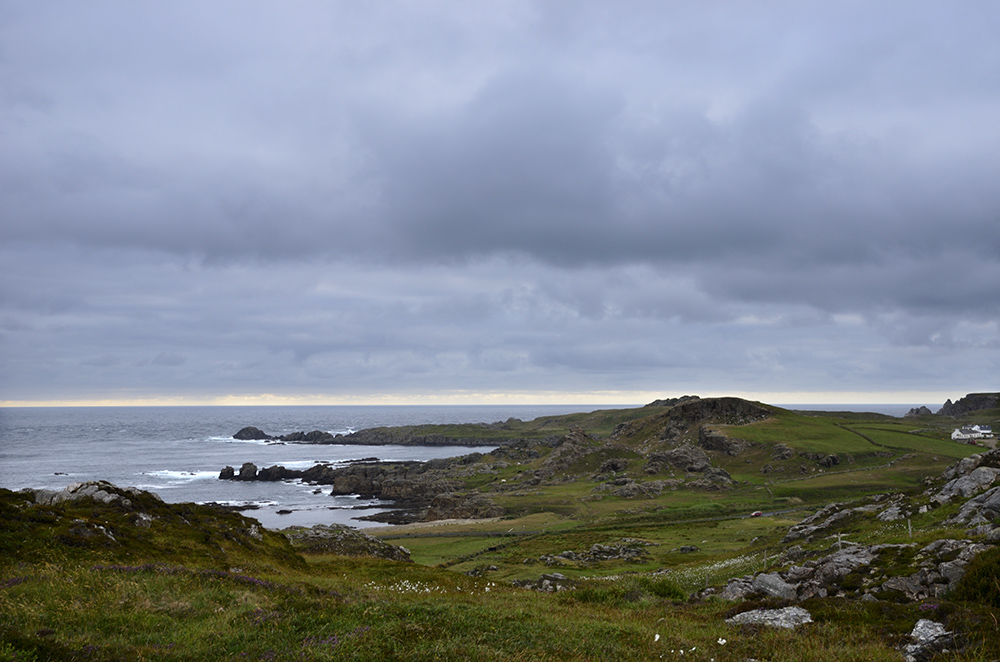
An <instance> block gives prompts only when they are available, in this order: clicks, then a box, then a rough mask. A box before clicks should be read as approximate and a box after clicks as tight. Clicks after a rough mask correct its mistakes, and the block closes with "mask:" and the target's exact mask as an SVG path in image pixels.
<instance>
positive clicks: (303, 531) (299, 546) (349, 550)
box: [281, 524, 412, 562]
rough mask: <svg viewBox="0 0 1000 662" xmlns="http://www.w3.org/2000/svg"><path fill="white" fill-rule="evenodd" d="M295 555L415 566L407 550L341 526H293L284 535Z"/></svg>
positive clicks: (285, 530)
mask: <svg viewBox="0 0 1000 662" xmlns="http://www.w3.org/2000/svg"><path fill="white" fill-rule="evenodd" d="M281 533H283V534H284V535H285V537H286V538H288V540H289V542H291V543H292V546H293V547H295V549H296V551H298V552H301V553H303V554H336V555H338V556H367V557H372V558H380V559H389V560H390V561H405V562H412V560H411V559H410V551H409V550H408V549H406V548H405V547H399V546H398V545H390V544H389V543H387V542H385V541H382V540H379V539H378V538H375V537H373V536H370V535H368V534H366V533H364V532H363V531H359V530H357V529H354V528H351V527H349V526H344V525H341V524H317V525H315V526H312V527H308V528H307V527H304V526H293V527H289V528H287V529H284V530H282V532H281Z"/></svg>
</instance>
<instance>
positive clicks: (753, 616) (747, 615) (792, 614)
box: [726, 607, 813, 630]
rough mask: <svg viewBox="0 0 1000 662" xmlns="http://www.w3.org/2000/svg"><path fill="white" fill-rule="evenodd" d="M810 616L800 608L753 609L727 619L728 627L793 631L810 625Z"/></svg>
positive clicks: (811, 620)
mask: <svg viewBox="0 0 1000 662" xmlns="http://www.w3.org/2000/svg"><path fill="white" fill-rule="evenodd" d="M812 622H813V619H812V614H810V613H809V612H808V611H806V610H805V609H803V608H802V607H785V608H784V609H754V610H753V611H745V612H742V613H740V614H736V615H735V616H733V617H732V618H727V619H726V623H729V624H730V625H766V626H768V627H773V628H785V629H788V630H791V629H794V628H796V627H798V626H800V625H803V624H805V623H812Z"/></svg>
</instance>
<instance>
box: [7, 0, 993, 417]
mask: <svg viewBox="0 0 1000 662" xmlns="http://www.w3.org/2000/svg"><path fill="white" fill-rule="evenodd" d="M998 28H1000V9H997V8H995V7H993V6H992V5H990V4H987V3H981V2H964V3H963V2H960V3H949V4H948V5H947V6H945V5H942V4H941V3H937V2H886V3H867V2H840V3H801V2H788V3H785V2H767V3H743V2H712V3H688V2H667V3H662V2H650V3H646V2H631V3H625V4H624V5H622V4H616V5H615V6H614V7H612V6H610V5H607V4H605V3H590V2H581V3H561V2H527V1H526V2H510V3H482V4H474V3H473V4H470V3H449V2H435V3H424V4H420V5H414V4H412V3H379V4H377V5H362V4H357V3H325V2H317V3H308V2H305V3H297V4H296V5H294V6H293V7H290V8H282V9H281V10H278V9H276V8H275V7H274V6H273V5H270V4H267V3H256V2H231V3H227V2H217V3H180V2H177V3H168V4H163V5H154V4H136V3H128V2H121V3H97V4H87V5H81V4H79V3H49V4H37V3H34V4H19V5H10V4H8V5H6V6H5V7H4V8H2V9H0V44H2V47H0V210H2V214H3V219H2V230H3V235H2V242H3V243H2V245H0V251H2V256H3V262H2V264H0V267H2V269H3V274H2V275H3V280H2V282H0V329H2V330H3V333H4V345H5V349H4V351H3V354H2V355H0V361H2V363H3V368H4V373H5V374H6V375H8V383H6V384H5V385H4V388H5V390H8V391H17V390H18V389H20V388H22V386H21V385H23V390H24V392H25V393H27V392H28V391H30V392H31V393H32V395H31V397H38V398H41V397H43V396H44V395H45V393H46V392H54V391H56V390H59V389H61V388H63V386H59V387H58V388H57V386H56V385H57V384H59V385H64V386H65V389H64V390H66V391H67V392H70V391H72V392H78V393H79V392H84V391H86V392H88V393H89V392H95V393H96V392H100V391H101V389H102V388H109V387H111V386H114V387H115V388H118V389H120V390H128V389H131V388H133V387H137V386H136V385H142V384H148V383H156V384H159V385H162V387H163V388H164V389H166V390H173V391H178V390H185V389H195V388H205V389H206V392H214V391H218V390H220V389H221V390H227V391H232V392H235V391H238V390H239V389H241V388H244V389H245V390H247V391H260V390H261V389H263V388H265V385H273V386H274V388H276V389H278V390H286V391H289V390H295V389H299V390H300V391H303V392H305V391H310V392H311V391H314V390H315V391H321V392H346V391H348V390H350V389H353V388H358V389H362V390H366V391H368V392H391V391H393V390H394V389H395V388H397V387H398V388H399V389H402V390H407V391H415V390H419V389H421V388H427V389H434V388H476V389H487V388H495V389H513V388H522V389H529V390H530V389H531V388H554V389H568V388H580V382H581V379H580V377H579V376H580V375H590V376H594V377H595V379H596V380H597V381H601V380H605V381H606V382H607V383H606V384H597V385H595V388H602V387H608V384H615V385H616V386H615V387H616V388H617V387H619V386H620V387H621V388H632V389H647V388H648V389H657V388H662V384H663V382H664V381H665V380H670V379H677V380H680V381H684V382H685V383H692V384H693V383H706V384H711V383H716V382H717V381H720V380H722V381H725V380H729V382H730V383H740V384H761V383H764V382H770V383H772V384H773V383H780V384H782V385H785V386H783V387H782V388H785V387H787V388H788V389H809V388H812V389H814V390H815V389H827V388H830V387H829V385H828V384H824V380H826V381H830V380H834V381H836V383H838V384H843V385H844V388H861V386H859V385H867V386H866V388H876V387H879V386H881V387H884V388H895V387H896V386H899V385H902V384H906V385H908V386H907V387H912V384H911V382H914V383H915V382H918V381H920V380H922V379H925V378H926V373H927V371H928V370H929V371H930V372H931V373H933V372H934V369H929V368H928V366H933V367H934V368H936V370H937V371H938V373H939V374H940V373H943V372H947V371H948V370H949V368H956V367H959V366H960V367H961V368H962V369H963V370H966V371H967V374H969V375H970V379H971V380H972V381H975V380H979V381H978V382H977V383H980V382H982V381H983V380H987V381H988V379H989V377H985V376H984V375H985V374H986V373H984V372H983V371H982V370H981V369H980V368H979V366H980V364H982V363H983V362H984V360H983V358H982V356H983V355H980V357H979V358H978V359H977V358H976V355H975V353H976V352H985V353H987V354H985V356H988V357H995V356H996V355H995V352H996V351H997V344H998V338H1000V336H998V329H997V327H996V319H997V316H998V315H1000V291H998V286H997V283H1000V189H998V187H997V186H996V184H995V182H996V181H998V180H1000V125H998V124H997V122H996V121H995V118H996V117H997V115H998V113H1000V47H998V46H997V40H996V39H995V35H996V34H997V29H998ZM873 348H878V350H877V351H876V350H874V349H873ZM912 348H919V349H920V351H923V352H925V354H924V355H923V356H922V357H921V359H920V361H921V368H920V370H917V369H916V368H914V369H913V371H912V372H911V373H910V374H911V375H913V377H912V379H908V378H907V377H906V376H905V375H906V370H905V366H906V365H907V362H908V361H909V362H916V359H914V355H913V354H908V353H907V352H909V351H911V349H912ZM989 352H993V353H989ZM985 363H989V361H985ZM917 375H919V379H918V377H917ZM598 377H599V378H598ZM880 380H885V382H884V383H883V382H880ZM890 381H891V383H892V385H890V384H889V382H890ZM195 385H197V386H195ZM948 387H949V388H951V385H950V384H949V386H948ZM769 388H772V389H773V388H774V387H773V386H771V387H769ZM23 397H28V396H27V395H24V396H23Z"/></svg>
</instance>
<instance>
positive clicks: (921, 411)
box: [905, 400, 951, 418]
mask: <svg viewBox="0 0 1000 662" xmlns="http://www.w3.org/2000/svg"><path fill="white" fill-rule="evenodd" d="M948 402H951V400H949V401H948ZM933 413H934V412H932V411H931V410H930V409H928V408H927V407H914V408H913V409H911V410H910V411H908V412H906V416H905V418H913V417H915V416H925V415H927V414H933Z"/></svg>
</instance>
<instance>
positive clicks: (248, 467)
mask: <svg viewBox="0 0 1000 662" xmlns="http://www.w3.org/2000/svg"><path fill="white" fill-rule="evenodd" d="M256 479H257V465H256V464H254V463H253V462H244V463H243V466H242V467H240V473H239V474H238V475H237V476H236V477H235V480H256Z"/></svg>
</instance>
